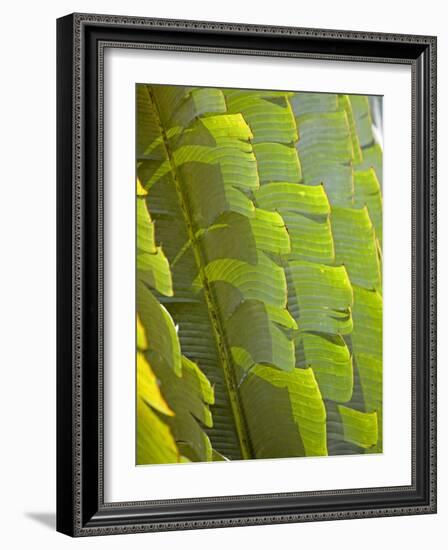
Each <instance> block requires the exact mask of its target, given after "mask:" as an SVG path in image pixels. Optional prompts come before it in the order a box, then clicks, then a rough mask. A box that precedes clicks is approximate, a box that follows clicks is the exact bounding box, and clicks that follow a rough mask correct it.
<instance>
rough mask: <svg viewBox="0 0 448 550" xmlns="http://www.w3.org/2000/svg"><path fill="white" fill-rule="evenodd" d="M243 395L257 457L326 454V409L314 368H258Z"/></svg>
mask: <svg viewBox="0 0 448 550" xmlns="http://www.w3.org/2000/svg"><path fill="white" fill-rule="evenodd" d="M241 394H242V396H243V398H244V403H245V410H246V413H247V418H248V424H249V428H250V431H251V434H252V438H253V442H254V446H255V447H256V448H257V449H258V454H257V457H258V458H278V457H281V458H284V457H294V456H303V455H305V456H322V455H326V454H327V447H326V426H325V420H326V413H325V407H324V404H323V401H322V396H321V394H320V391H319V387H318V385H317V383H316V380H315V377H314V374H313V370H312V369H294V370H293V371H292V372H287V373H285V372H282V371H279V370H276V369H273V368H270V367H265V366H256V367H254V368H253V369H252V370H251V372H250V373H249V375H248V376H247V378H246V379H245V380H244V382H243V384H242V387H241ZM273 410H274V411H276V414H272V411H273ZM297 430H298V431H299V434H300V437H297V435H296V434H297Z"/></svg>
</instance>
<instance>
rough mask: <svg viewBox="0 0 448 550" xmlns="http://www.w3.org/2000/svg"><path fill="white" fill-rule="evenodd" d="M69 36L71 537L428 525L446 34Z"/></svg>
mask: <svg viewBox="0 0 448 550" xmlns="http://www.w3.org/2000/svg"><path fill="white" fill-rule="evenodd" d="M57 41H58V43H57V49H58V60H57V70H58V93H57V99H58V105H57V117H58V125H57V133H58V135H57V140H58V166H57V179H58V200H57V210H58V212H57V215H58V388H57V390H58V399H57V403H58V404H57V407H58V411H57V414H58V426H57V429H58V445H57V450H58V459H57V465H58V471H57V482H58V490H57V529H58V530H59V531H61V532H63V533H66V534H68V535H71V536H89V535H106V534H115V533H133V532H146V531H160V530H172V529H196V528H210V527H227V526H237V525H261V524H266V523H284V522H302V521H314V520H319V521H320V520H332V519H348V518H367V517H379V516H391V515H403V514H426V513H434V512H435V511H436V434H435V426H436V412H435V407H436V317H435V314H436V259H435V255H436V234H435V233H436V205H435V201H436V38H434V37H429V36H408V35H399V34H377V33H368V32H350V31H336V30H320V29H303V28H290V27H269V26H254V25H242V24H231V23H212V22H200V21H177V20H160V19H147V18H137V17H123V16H109V15H91V14H73V15H69V16H66V17H63V18H61V19H59V20H58V22H57Z"/></svg>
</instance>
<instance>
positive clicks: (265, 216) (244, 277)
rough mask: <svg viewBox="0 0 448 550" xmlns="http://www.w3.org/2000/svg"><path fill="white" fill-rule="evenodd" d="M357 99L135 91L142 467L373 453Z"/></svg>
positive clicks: (375, 263)
mask: <svg viewBox="0 0 448 550" xmlns="http://www.w3.org/2000/svg"><path fill="white" fill-rule="evenodd" d="M381 157H382V153H381V147H380V145H379V144H378V143H377V142H376V141H375V137H374V133H373V123H372V118H371V112H370V108H369V99H368V97H366V96H348V95H335V94H319V93H290V92H279V91H261V90H235V89H216V88H194V87H180V86H161V85H138V86H137V198H136V201H137V207H136V216H137V325H136V326H137V463H138V464H153V463H169V462H184V461H210V460H237V459H248V458H275V457H296V456H321V455H327V454H347V453H364V452H381V451H382V290H381V273H382V270H381V246H382V211H381V210H382V204H381V183H380V180H381V171H382V167H381V162H382V159H381Z"/></svg>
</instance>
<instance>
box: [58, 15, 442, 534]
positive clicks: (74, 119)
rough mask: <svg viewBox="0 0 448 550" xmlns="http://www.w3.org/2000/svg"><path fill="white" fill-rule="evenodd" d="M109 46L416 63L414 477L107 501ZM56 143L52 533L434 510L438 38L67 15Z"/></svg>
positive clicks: (61, 39) (62, 22)
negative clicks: (405, 481)
mask: <svg viewBox="0 0 448 550" xmlns="http://www.w3.org/2000/svg"><path fill="white" fill-rule="evenodd" d="M111 43H113V44H114V45H116V46H117V47H125V48H126V47H127V48H139V47H149V48H151V47H152V48H158V49H164V48H168V47H169V49H171V50H179V51H184V50H188V51H202V52H214V53H220V54H222V55H225V54H226V53H237V54H238V53H240V54H243V53H244V54H252V55H261V54H262V55H269V56H283V57H307V58H311V59H336V60H343V61H362V62H366V63H369V62H376V63H403V64H408V65H410V66H411V68H412V113H409V116H412V160H411V162H412V216H413V223H412V250H413V257H412V290H413V303H412V316H413V318H412V331H413V334H412V436H413V437H412V465H413V469H412V484H411V485H410V486H404V487H402V486H397V487H395V486H392V487H382V488H372V489H346V490H337V491H334V490H333V491H318V492H313V493H282V494H265V495H240V496H236V497H219V496H217V497H216V498H194V499H184V500H176V501H163V502H160V501H159V502H151V501H149V500H148V501H147V502H146V501H145V502H120V503H114V504H112V503H107V502H104V496H103V479H102V472H103V468H102V464H103V445H102V429H103V424H102V422H103V416H102V415H103V411H102V403H103V394H102V391H103V363H102V359H103V358H102V349H103V333H102V323H103V317H102V316H103V290H102V289H103V271H102V269H103V264H102V262H103V204H102V199H103V183H102V152H103V149H102V93H103V89H102V79H103V76H104V74H103V64H102V60H103V53H104V48H106V47H107V45H108V44H109V45H111ZM57 142H58V145H57V237H58V240H57V255H58V258H57V293H58V300H57V301H58V306H57V319H58V320H57V327H58V334H57V342H58V344H57V392H58V396H57V438H58V441H57V530H58V531H60V532H62V533H65V534H67V535H71V536H89V535H106V534H116V533H134V532H145V531H161V530H173V529H198V528H211V527H227V526H238V525H261V524H266V523H286V522H302V521H315V520H316V521H317V520H318V521H320V520H332V519H349V518H366V517H380V516H393V515H404V514H427V513H435V512H436V38H435V37H432V36H410V35H401V34H379V33H371V32H350V31H339V30H321V29H306V28H290V27H272V26H255V25H245V24H232V23H213V22H202V21H179V20H163V19H148V18H137V17H124V16H110V15H92V14H72V15H68V16H66V17H63V18H61V19H58V21H57ZM148 499H150V495H148Z"/></svg>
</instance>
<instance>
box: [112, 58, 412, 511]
mask: <svg viewBox="0 0 448 550" xmlns="http://www.w3.org/2000/svg"><path fill="white" fill-rule="evenodd" d="M104 71H105V92H104V99H105V113H104V125H105V126H104V127H105V141H104V146H105V152H104V157H105V175H104V180H105V181H104V188H105V220H106V224H107V225H106V228H105V255H104V257H105V307H106V310H105V316H104V318H105V359H104V368H105V386H104V392H105V398H104V399H105V401H104V402H105V412H104V419H105V430H104V433H105V458H104V477H105V491H104V495H105V500H106V501H107V502H109V501H115V502H116V501H135V500H147V499H152V500H159V499H160V500H161V499H168V498H189V497H205V496H209V497H211V496H216V495H235V494H256V493H258V494H260V493H273V492H299V491H316V490H323V489H346V488H348V487H357V488H359V487H383V486H389V485H410V484H411V464H410V445H411V427H410V420H411V412H410V410H411V401H410V395H411V389H410V388H411V372H410V357H411V279H410V272H411V265H410V264H411V239H410V235H411V215H410V213H411V185H410V182H411V166H410V162H409V160H410V157H411V117H410V112H411V93H410V92H411V69H410V67H409V66H408V65H390V64H388V65H386V64H384V63H382V64H378V63H376V64H369V65H367V64H366V63H341V62H334V61H333V62H331V61H316V60H310V59H302V60H299V59H281V58H275V59H272V58H271V59H270V60H269V59H266V58H261V57H256V58H254V57H253V56H235V55H233V56H230V55H226V56H223V55H210V54H198V53H185V52H184V53H182V54H179V53H178V52H176V53H174V54H173V53H172V52H160V51H148V50H146V51H142V50H134V49H132V50H123V49H118V50H117V49H113V50H109V51H108V50H106V54H105V62H104ZM149 78H150V79H151V82H154V83H156V82H158V83H163V82H170V83H172V84H181V83H183V84H187V83H188V84H195V85H208V86H228V87H232V88H242V87H248V86H251V87H253V88H260V89H263V88H270V87H274V88H277V89H283V90H300V89H306V90H318V91H320V92H338V91H339V92H343V91H346V90H350V91H351V92H352V93H363V94H380V93H381V94H383V96H384V97H383V110H384V112H383V118H384V137H385V140H384V142H385V144H386V146H385V151H384V162H383V179H384V181H385V182H388V184H386V185H385V186H384V191H383V194H384V214H383V233H384V235H386V237H385V238H384V242H385V246H384V250H383V259H384V264H383V265H384V269H383V290H384V312H383V321H384V340H383V344H384V346H383V384H384V392H383V408H384V411H385V413H384V418H385V419H386V421H385V423H384V434H383V448H384V452H383V453H382V454H376V455H364V456H362V457H360V456H337V457H325V458H321V459H316V458H311V459H304V458H292V459H283V460H282V461H281V463H279V461H278V460H255V461H247V460H246V461H234V462H231V463H228V462H227V463H226V462H215V463H213V464H206V465H204V464H189V465H185V464H180V465H169V466H167V465H165V464H164V465H161V466H155V465H150V466H140V467H138V468H136V467H135V433H136V429H135V379H134V376H133V374H134V373H132V369H130V368H129V365H133V364H134V363H135V332H134V331H135V329H134V316H135V257H134V251H135V198H134V194H133V192H131V189H134V179H135V169H134V158H135V143H134V136H135V126H134V119H135V99H134V98H135V83H136V82H144V81H147V80H148V79H149ZM304 87H305V88H304ZM126 182H127V183H126ZM397 220H399V223H397ZM403 318H404V319H406V321H407V322H403ZM397 341H399V342H400V345H399V346H397V345H396V342H397ZM131 373H132V374H131Z"/></svg>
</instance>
